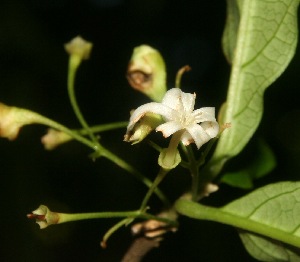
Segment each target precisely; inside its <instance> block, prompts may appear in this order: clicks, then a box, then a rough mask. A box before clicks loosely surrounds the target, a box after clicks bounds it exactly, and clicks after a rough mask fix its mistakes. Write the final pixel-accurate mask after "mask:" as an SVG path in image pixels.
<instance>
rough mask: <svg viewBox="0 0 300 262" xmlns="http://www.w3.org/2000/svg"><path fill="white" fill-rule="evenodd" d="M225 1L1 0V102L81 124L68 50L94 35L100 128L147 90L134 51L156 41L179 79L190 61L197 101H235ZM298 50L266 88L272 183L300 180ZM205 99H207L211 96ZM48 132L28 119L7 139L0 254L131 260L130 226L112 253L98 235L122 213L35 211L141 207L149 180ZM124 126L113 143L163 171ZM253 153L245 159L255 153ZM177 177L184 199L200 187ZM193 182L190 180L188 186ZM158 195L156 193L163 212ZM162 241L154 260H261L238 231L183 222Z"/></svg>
mask: <svg viewBox="0 0 300 262" xmlns="http://www.w3.org/2000/svg"><path fill="white" fill-rule="evenodd" d="M225 11H226V6H225V1H219V0H211V1H192V0H174V1H170V0H145V1H139V0H128V1H124V0H123V1H122V0H110V1H109V0H106V1H105V0H89V1H71V0H52V1H50V0H46V1H38V0H27V1H22V0H2V1H1V4H0V92H1V93H0V101H1V102H3V103H6V104H8V105H14V106H18V107H24V108H28V109H31V110H33V111H37V112H39V113H41V114H44V115H45V116H48V117H50V118H53V119H55V120H57V121H59V122H61V123H63V124H65V125H67V126H69V127H71V128H77V127H79V124H78V122H77V120H76V118H75V117H74V114H73V112H72V110H71V107H70V106H69V101H68V96H67V90H66V75H67V63H68V56H67V54H66V53H65V51H64V49H63V44H64V43H66V42H68V41H69V40H70V39H72V38H73V37H75V36H77V35H81V36H82V37H84V38H86V39H87V40H89V41H91V42H93V43H94V47H93V52H92V56H91V59H90V60H88V61H86V62H84V63H83V65H82V66H81V67H80V70H79V73H78V77H77V82H76V92H77V96H78V100H79V104H80V105H81V109H82V111H83V113H84V114H85V116H86V118H87V120H88V122H89V123H90V124H100V123H107V122H112V121H123V120H127V119H128V117H129V111H130V110H131V109H132V108H135V107H137V106H139V105H141V104H142V103H145V102H147V101H148V100H147V98H146V97H144V96H143V95H142V94H139V93H136V92H135V91H133V90H132V89H131V88H130V87H129V85H128V84H127V81H126V78H125V73H126V68H127V63H128V60H129V58H130V56H131V52H132V49H133V48H134V47H135V46H137V45H140V44H150V45H152V46H154V47H155V48H157V49H159V50H160V51H161V53H162V54H163V56H164V58H165V61H166V64H167V70H168V86H169V87H172V86H173V84H174V79H175V74H176V71H177V70H178V69H179V68H180V67H182V66H183V65H186V64H189V65H190V66H191V67H192V71H191V72H189V73H187V74H186V75H184V77H183V83H182V85H183V88H184V90H185V91H188V92H194V91H197V94H198V96H197V106H198V107H199V106H216V108H219V107H220V105H221V103H222V102H223V101H224V100H225V97H226V89H227V84H228V78H229V66H228V65H227V63H226V61H225V58H224V57H223V55H222V50H221V44H220V41H221V40H220V39H221V35H222V30H223V27H224V22H225ZM298 74H299V52H297V55H296V57H295V58H294V59H293V61H292V63H291V64H290V66H289V68H288V70H287V71H286V72H285V73H284V74H283V75H282V76H281V77H280V78H279V79H278V81H277V82H276V83H275V84H273V85H272V86H271V87H270V88H269V89H268V90H267V92H266V95H265V99H266V100H265V114H264V117H263V121H262V124H261V125H260V127H259V130H258V132H257V134H256V136H255V137H258V136H259V137H263V138H264V139H265V140H266V141H267V142H268V143H269V144H270V146H271V147H272V149H273V150H274V152H275V154H276V157H277V161H278V165H277V168H276V169H275V170H274V171H273V172H272V174H271V175H270V176H268V177H267V178H264V179H262V180H261V181H258V182H257V185H263V184H266V183H269V182H273V181H279V180H296V179H298V176H299V168H300V161H299V156H300V121H299V120H300V105H299V84H298V83H297V82H296V80H298ZM200 101H201V104H200ZM45 130H46V128H45V127H42V126H29V127H25V128H24V129H23V130H22V132H21V133H20V135H19V137H18V139H17V140H15V141H14V142H9V141H7V140H5V139H1V140H0V179H1V184H0V207H1V213H0V225H1V233H0V243H1V246H0V260H1V261H33V262H35V261H45V262H48V261H120V259H121V257H122V255H123V254H124V252H125V251H126V249H127V248H128V246H129V245H130V242H131V239H132V238H131V235H130V230H129V228H124V229H121V230H120V231H118V232H117V233H116V234H115V235H113V236H112V237H111V239H110V240H109V242H108V248H107V249H106V250H102V249H101V248H100V246H99V242H100V240H101V238H102V236H103V234H104V233H105V232H106V230H107V229H108V228H109V227H110V226H112V225H113V223H115V222H116V221H115V220H109V219H105V220H94V221H83V222H77V223H76V222H75V223H67V224H63V225H58V226H52V227H49V228H47V229H45V230H39V228H38V226H37V225H36V224H35V223H34V222H33V221H28V220H27V218H26V214H27V213H30V212H31V211H32V210H34V209H36V208H37V207H38V206H39V205H40V204H45V205H47V206H49V208H50V209H52V210H55V211H61V212H74V213H75V212H97V211H106V210H114V211H118V210H132V209H136V208H137V207H138V206H139V204H140V201H141V200H142V198H143V196H144V194H145V192H146V188H145V187H144V186H143V185H142V184H140V183H139V182H137V181H136V180H135V179H134V178H132V176H130V175H129V174H128V173H126V172H125V171H123V170H121V169H120V168H118V167H116V166H114V165H113V164H112V163H110V162H109V161H108V160H105V159H99V160H97V161H96V162H92V161H91V160H90V159H89V158H88V154H89V153H91V151H90V150H89V149H87V148H85V147H84V146H83V145H80V144H78V143H75V142H71V143H69V144H67V145H63V146H61V147H59V148H58V149H56V150H54V151H51V152H49V151H45V150H44V149H43V147H42V145H41V143H40V137H41V136H42V135H43V134H44V133H45ZM123 135H124V130H118V131H114V132H112V133H111V134H103V135H102V137H101V139H102V140H101V141H102V143H103V144H104V145H105V146H107V147H108V148H110V149H111V150H112V151H113V152H115V153H117V154H119V155H120V156H122V157H124V158H126V159H127V160H128V161H129V162H130V163H132V164H134V165H136V166H137V167H138V168H140V170H145V166H146V167H147V168H146V170H148V171H146V175H147V176H149V177H150V178H153V176H154V174H155V173H156V171H157V165H156V161H157V160H156V158H157V154H156V153H154V151H153V150H152V149H149V148H148V147H147V146H146V145H138V146H135V147H131V146H130V145H128V144H126V143H124V142H122V140H123ZM248 150H249V151H251V149H246V150H245V152H244V153H243V155H242V156H241V159H242V161H247V159H248V156H249V154H248V155H247V152H248ZM181 171H182V170H180V171H179V172H177V173H176V174H175V173H174V174H173V175H170V176H169V177H167V179H166V181H164V183H163V185H162V188H163V189H164V190H165V191H166V193H167V194H168V195H170V196H171V197H176V196H178V195H179V194H180V193H181V192H182V191H183V190H185V189H186V188H185V187H186V186H187V185H188V183H189V177H188V174H186V173H184V172H181ZM182 185H184V186H183V187H182ZM244 193H245V191H241V190H236V189H234V190H232V189H231V188H229V187H227V186H223V187H222V188H221V190H220V191H219V192H218V193H216V194H215V195H213V196H212V197H211V198H210V199H209V200H207V201H208V202H209V204H212V205H221V204H225V203H226V202H228V201H230V200H231V199H234V198H235V197H237V196H240V195H243V194H244ZM159 204H160V203H159V201H158V200H157V199H156V198H155V197H154V198H153V200H152V201H151V206H152V207H153V208H152V211H153V212H155V211H157V212H158V211H159ZM180 223H181V225H180V228H179V231H178V232H177V233H176V234H170V235H169V236H167V239H166V240H165V241H164V242H162V244H161V247H160V248H159V249H155V250H153V252H151V253H150V254H149V255H148V256H147V257H146V258H145V260H144V261H175V262H176V261H178V262H179V261H180V262H181V261H241V259H242V260H243V261H253V260H252V259H251V258H250V257H249V256H248V255H247V253H246V251H245V250H244V248H243V247H242V244H241V243H240V240H239V238H238V235H237V233H236V231H235V230H234V229H233V228H230V227H227V226H223V225H219V224H215V223H210V222H199V221H194V220H190V219H187V218H181V219H180Z"/></svg>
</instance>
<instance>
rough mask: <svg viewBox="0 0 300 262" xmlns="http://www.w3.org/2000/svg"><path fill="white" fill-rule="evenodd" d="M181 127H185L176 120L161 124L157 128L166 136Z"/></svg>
mask: <svg viewBox="0 0 300 262" xmlns="http://www.w3.org/2000/svg"><path fill="white" fill-rule="evenodd" d="M180 129H183V127H182V125H181V124H180V123H178V122H176V121H169V122H166V123H164V124H161V125H159V126H158V127H157V128H156V129H155V130H156V131H160V132H162V133H163V136H164V137H169V136H170V135H172V134H174V133H175V132H176V131H178V130H180Z"/></svg>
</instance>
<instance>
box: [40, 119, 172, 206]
mask: <svg viewBox="0 0 300 262" xmlns="http://www.w3.org/2000/svg"><path fill="white" fill-rule="evenodd" d="M37 116H39V123H40V124H44V125H47V126H50V127H52V128H54V129H57V130H59V131H62V132H64V133H66V134H68V135H69V136H71V137H72V138H74V139H75V140H77V141H79V142H81V143H83V144H84V145H86V146H88V147H90V148H92V149H93V150H95V153H96V154H97V156H103V157H105V158H107V159H108V160H110V161H112V162H113V163H115V164H116V165H118V166H119V167H121V168H123V169H124V170H126V171H127V172H128V173H130V174H132V175H133V176H134V177H135V178H136V179H138V180H139V181H141V182H142V183H144V184H145V185H146V186H147V187H148V188H151V185H152V182H151V180H150V179H148V178H147V177H145V176H143V174H141V173H140V172H139V171H137V170H136V169H135V168H134V167H133V166H131V165H130V164H128V163H127V162H126V161H124V160H123V159H121V158H120V157H118V156H117V155H115V154H113V153H112V152H110V151H109V150H108V149H106V148H105V147H103V146H102V145H100V144H99V143H97V145H95V143H94V142H92V141H90V140H89V139H87V138H85V137H84V136H81V135H79V134H78V133H77V132H75V131H72V130H70V129H69V128H67V127H65V126H63V125H61V124H59V123H57V122H55V121H53V120H51V119H49V118H46V117H44V116H40V115H38V114H37ZM155 193H156V195H157V196H158V197H159V198H160V199H161V201H162V202H163V203H164V204H165V205H167V206H168V205H169V201H168V200H167V198H166V196H165V195H164V194H163V193H162V192H161V191H160V190H159V189H155Z"/></svg>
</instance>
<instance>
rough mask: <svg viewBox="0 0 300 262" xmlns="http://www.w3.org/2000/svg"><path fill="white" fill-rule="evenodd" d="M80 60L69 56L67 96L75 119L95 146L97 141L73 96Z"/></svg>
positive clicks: (75, 56)
mask: <svg viewBox="0 0 300 262" xmlns="http://www.w3.org/2000/svg"><path fill="white" fill-rule="evenodd" d="M80 62H81V59H80V58H79V57H78V56H77V55H71V56H70V60H69V70H68V94H69V98H70V102H71V105H72V108H73V110H74V113H75V115H76V117H77V119H78V120H79V122H80V124H81V125H82V127H83V128H84V129H85V130H86V131H87V133H88V135H89V137H90V138H91V140H92V141H93V142H94V143H95V144H97V143H98V140H97V138H96V137H95V136H94V134H93V132H92V131H91V130H90V127H89V125H88V124H87V122H86V121H85V119H84V117H83V115H82V113H81V111H80V109H79V106H78V103H77V100H76V96H75V88H74V83H75V77H76V72H77V69H78V66H79V65H80Z"/></svg>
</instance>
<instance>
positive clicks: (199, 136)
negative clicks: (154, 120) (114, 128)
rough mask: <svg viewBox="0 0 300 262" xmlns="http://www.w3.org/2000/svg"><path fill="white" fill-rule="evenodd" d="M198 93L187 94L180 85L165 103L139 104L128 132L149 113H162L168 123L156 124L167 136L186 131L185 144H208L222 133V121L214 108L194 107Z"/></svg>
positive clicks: (171, 90) (167, 96)
mask: <svg viewBox="0 0 300 262" xmlns="http://www.w3.org/2000/svg"><path fill="white" fill-rule="evenodd" d="M195 99H196V94H190V93H184V92H182V91H181V89H179V88H172V89H170V90H169V91H168V92H167V93H166V94H165V96H164V98H163V100H162V102H161V103H156V102H152V103H148V104H145V105H142V106H140V107H138V108H137V109H136V110H135V111H134V112H133V114H132V115H131V117H130V120H129V124H128V126H127V134H129V133H130V132H131V130H132V129H133V127H134V125H135V124H136V123H137V122H138V121H139V120H140V119H141V118H142V117H143V116H144V115H145V114H146V113H154V114H159V115H161V116H162V117H163V119H164V120H165V123H163V124H161V125H159V126H157V127H156V131H161V132H162V133H163V136H164V137H169V136H170V135H172V134H174V133H175V132H177V131H179V130H183V129H184V130H185V131H184V132H183V134H182V136H181V141H182V143H183V144H184V145H189V144H190V143H195V144H196V146H197V148H198V149H199V148H200V147H201V146H202V145H203V144H204V143H206V142H208V141H209V140H210V139H211V138H214V137H216V136H217V135H218V132H219V124H218V123H217V121H216V118H215V108H214V107H203V108H200V109H197V110H194V106H195Z"/></svg>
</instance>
